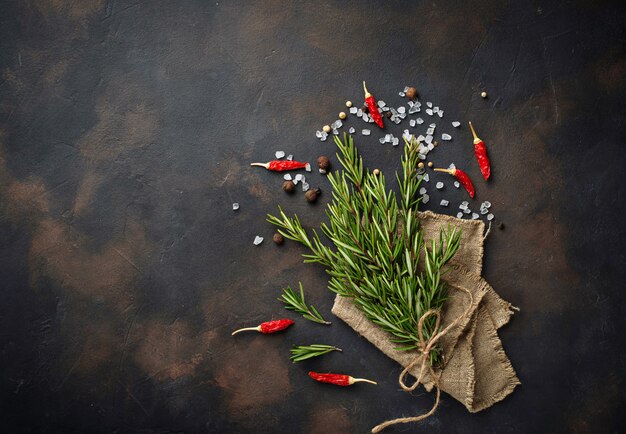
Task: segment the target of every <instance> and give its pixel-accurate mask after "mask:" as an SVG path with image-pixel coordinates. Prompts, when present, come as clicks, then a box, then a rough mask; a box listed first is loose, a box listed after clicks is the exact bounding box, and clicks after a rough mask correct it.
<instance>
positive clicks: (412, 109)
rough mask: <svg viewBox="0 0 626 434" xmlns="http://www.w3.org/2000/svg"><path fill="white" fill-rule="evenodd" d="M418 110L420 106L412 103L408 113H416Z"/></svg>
mask: <svg viewBox="0 0 626 434" xmlns="http://www.w3.org/2000/svg"><path fill="white" fill-rule="evenodd" d="M419 111H420V108H419V106H418V105H414V106H412V107H410V108H409V114H410V115H412V114H413V113H417V112H419Z"/></svg>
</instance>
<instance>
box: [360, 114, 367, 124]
mask: <svg viewBox="0 0 626 434" xmlns="http://www.w3.org/2000/svg"><path fill="white" fill-rule="evenodd" d="M361 119H363V120H364V121H365V122H367V121H369V118H368V117H367V113H363V114H362V115H361Z"/></svg>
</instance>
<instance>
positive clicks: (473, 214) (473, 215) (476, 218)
mask: <svg viewBox="0 0 626 434" xmlns="http://www.w3.org/2000/svg"><path fill="white" fill-rule="evenodd" d="M478 217H480V216H479V215H478V214H476V213H472V220H478Z"/></svg>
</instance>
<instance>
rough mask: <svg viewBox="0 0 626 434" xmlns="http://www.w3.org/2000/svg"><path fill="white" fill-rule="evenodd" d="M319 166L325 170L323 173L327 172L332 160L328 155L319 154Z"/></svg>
mask: <svg viewBox="0 0 626 434" xmlns="http://www.w3.org/2000/svg"><path fill="white" fill-rule="evenodd" d="M317 167H319V168H320V170H323V171H324V172H323V173H326V171H327V170H328V169H329V168H330V160H329V159H328V157H327V156H325V155H321V156H319V157H318V158H317Z"/></svg>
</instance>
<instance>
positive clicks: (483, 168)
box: [469, 122, 491, 181]
mask: <svg viewBox="0 0 626 434" xmlns="http://www.w3.org/2000/svg"><path fill="white" fill-rule="evenodd" d="M469 126H470V129H471V130H472V135H473V136H474V154H476V160H478V165H479V166H480V173H482V174H483V178H485V181H486V180H488V179H489V175H491V163H490V162H489V157H488V156H487V147H486V146H485V142H483V141H482V140H481V139H479V138H478V136H477V135H476V131H474V126H473V125H472V123H471V122H470V123H469Z"/></svg>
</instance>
